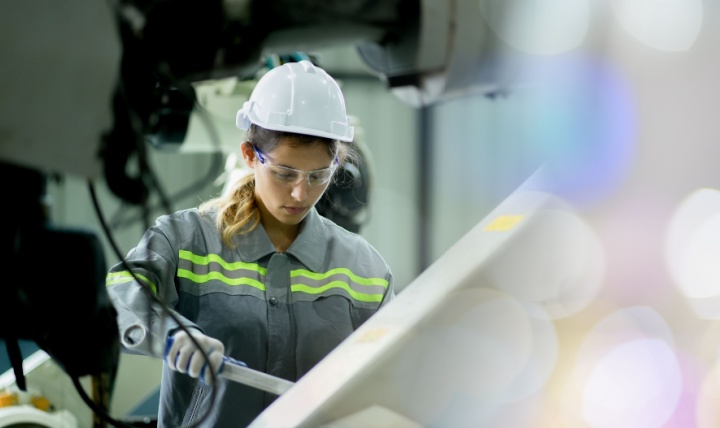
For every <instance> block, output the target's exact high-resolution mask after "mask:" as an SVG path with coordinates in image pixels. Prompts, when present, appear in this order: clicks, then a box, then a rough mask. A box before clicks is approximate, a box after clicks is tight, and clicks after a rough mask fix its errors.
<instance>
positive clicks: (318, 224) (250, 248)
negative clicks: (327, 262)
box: [238, 207, 327, 272]
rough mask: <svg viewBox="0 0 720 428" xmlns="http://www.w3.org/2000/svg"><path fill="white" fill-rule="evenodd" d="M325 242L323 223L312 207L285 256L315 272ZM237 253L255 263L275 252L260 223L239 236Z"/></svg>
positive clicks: (320, 259) (323, 257) (320, 265)
mask: <svg viewBox="0 0 720 428" xmlns="http://www.w3.org/2000/svg"><path fill="white" fill-rule="evenodd" d="M326 251H327V242H326V237H325V229H324V227H323V221H322V218H321V217H320V214H318V212H317V210H316V209H315V208H314V207H313V209H312V210H310V212H309V213H308V215H307V216H305V218H304V219H303V221H302V223H300V233H299V234H298V236H297V238H295V241H293V243H292V244H291V245H290V248H288V250H287V254H290V255H292V256H293V257H295V258H296V259H298V260H300V262H301V263H302V264H304V265H305V266H307V267H308V269H310V270H312V271H314V272H317V271H318V270H320V268H321V267H322V260H324V259H325V253H326ZM238 252H239V253H240V256H241V257H242V258H243V259H245V260H253V261H257V260H260V259H261V258H263V257H265V256H267V255H269V254H272V253H274V252H275V247H274V246H273V244H272V242H271V241H270V238H269V237H268V235H267V232H265V228H264V227H263V225H262V223H260V224H258V226H257V227H256V228H255V229H253V230H252V231H251V232H249V233H247V234H245V235H241V237H240V239H239V240H238Z"/></svg>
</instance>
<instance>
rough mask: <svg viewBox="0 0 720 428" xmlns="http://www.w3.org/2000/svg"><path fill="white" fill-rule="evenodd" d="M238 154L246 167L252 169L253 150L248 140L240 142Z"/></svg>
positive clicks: (253, 161) (253, 163)
mask: <svg viewBox="0 0 720 428" xmlns="http://www.w3.org/2000/svg"><path fill="white" fill-rule="evenodd" d="M240 154H241V155H242V157H243V159H244V160H245V165H247V167H248V168H250V169H253V167H254V166H255V151H254V150H253V148H252V144H251V143H250V142H249V141H243V142H242V144H240Z"/></svg>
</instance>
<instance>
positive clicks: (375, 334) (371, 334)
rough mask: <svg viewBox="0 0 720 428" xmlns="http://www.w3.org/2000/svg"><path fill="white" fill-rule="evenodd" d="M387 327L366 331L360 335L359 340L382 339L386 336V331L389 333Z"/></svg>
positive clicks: (371, 340)
mask: <svg viewBox="0 0 720 428" xmlns="http://www.w3.org/2000/svg"><path fill="white" fill-rule="evenodd" d="M387 331H388V330H387V329H386V328H377V329H375V330H370V331H367V332H365V334H363V335H362V336H360V337H359V338H358V339H357V341H358V342H377V341H378V340H380V338H381V337H383V336H385V333H387Z"/></svg>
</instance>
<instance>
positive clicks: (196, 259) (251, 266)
mask: <svg viewBox="0 0 720 428" xmlns="http://www.w3.org/2000/svg"><path fill="white" fill-rule="evenodd" d="M179 256H180V258H181V259H185V260H188V261H191V262H193V263H195V264H198V265H208V264H210V262H213V263H217V264H219V265H220V266H222V267H224V268H225V269H227V270H238V269H246V270H252V271H255V272H258V273H260V274H261V275H265V274H267V269H266V268H264V267H261V266H260V265H258V264H257V263H245V262H233V263H228V262H226V261H225V260H223V259H222V258H221V257H220V256H218V255H217V254H208V255H207V256H198V255H197V254H193V253H191V252H190V251H186V250H180V252H179Z"/></svg>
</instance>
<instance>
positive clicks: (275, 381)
mask: <svg viewBox="0 0 720 428" xmlns="http://www.w3.org/2000/svg"><path fill="white" fill-rule="evenodd" d="M219 376H220V377H224V378H226V379H230V380H232V381H235V382H239V383H242V384H244V385H248V386H252V387H255V388H258V389H261V390H263V391H266V392H271V393H273V394H277V395H282V394H283V393H284V392H285V391H287V390H288V389H290V388H291V387H292V386H293V385H295V383H294V382H290V381H289V380H285V379H283V378H279V377H277V376H273V375H269V374H267V373H263V372H261V371H258V370H254V369H251V368H249V367H248V366H247V364H245V363H244V362H242V361H238V360H236V359H233V358H230V357H228V356H224V357H223V361H222V365H221V366H220V373H219Z"/></svg>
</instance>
